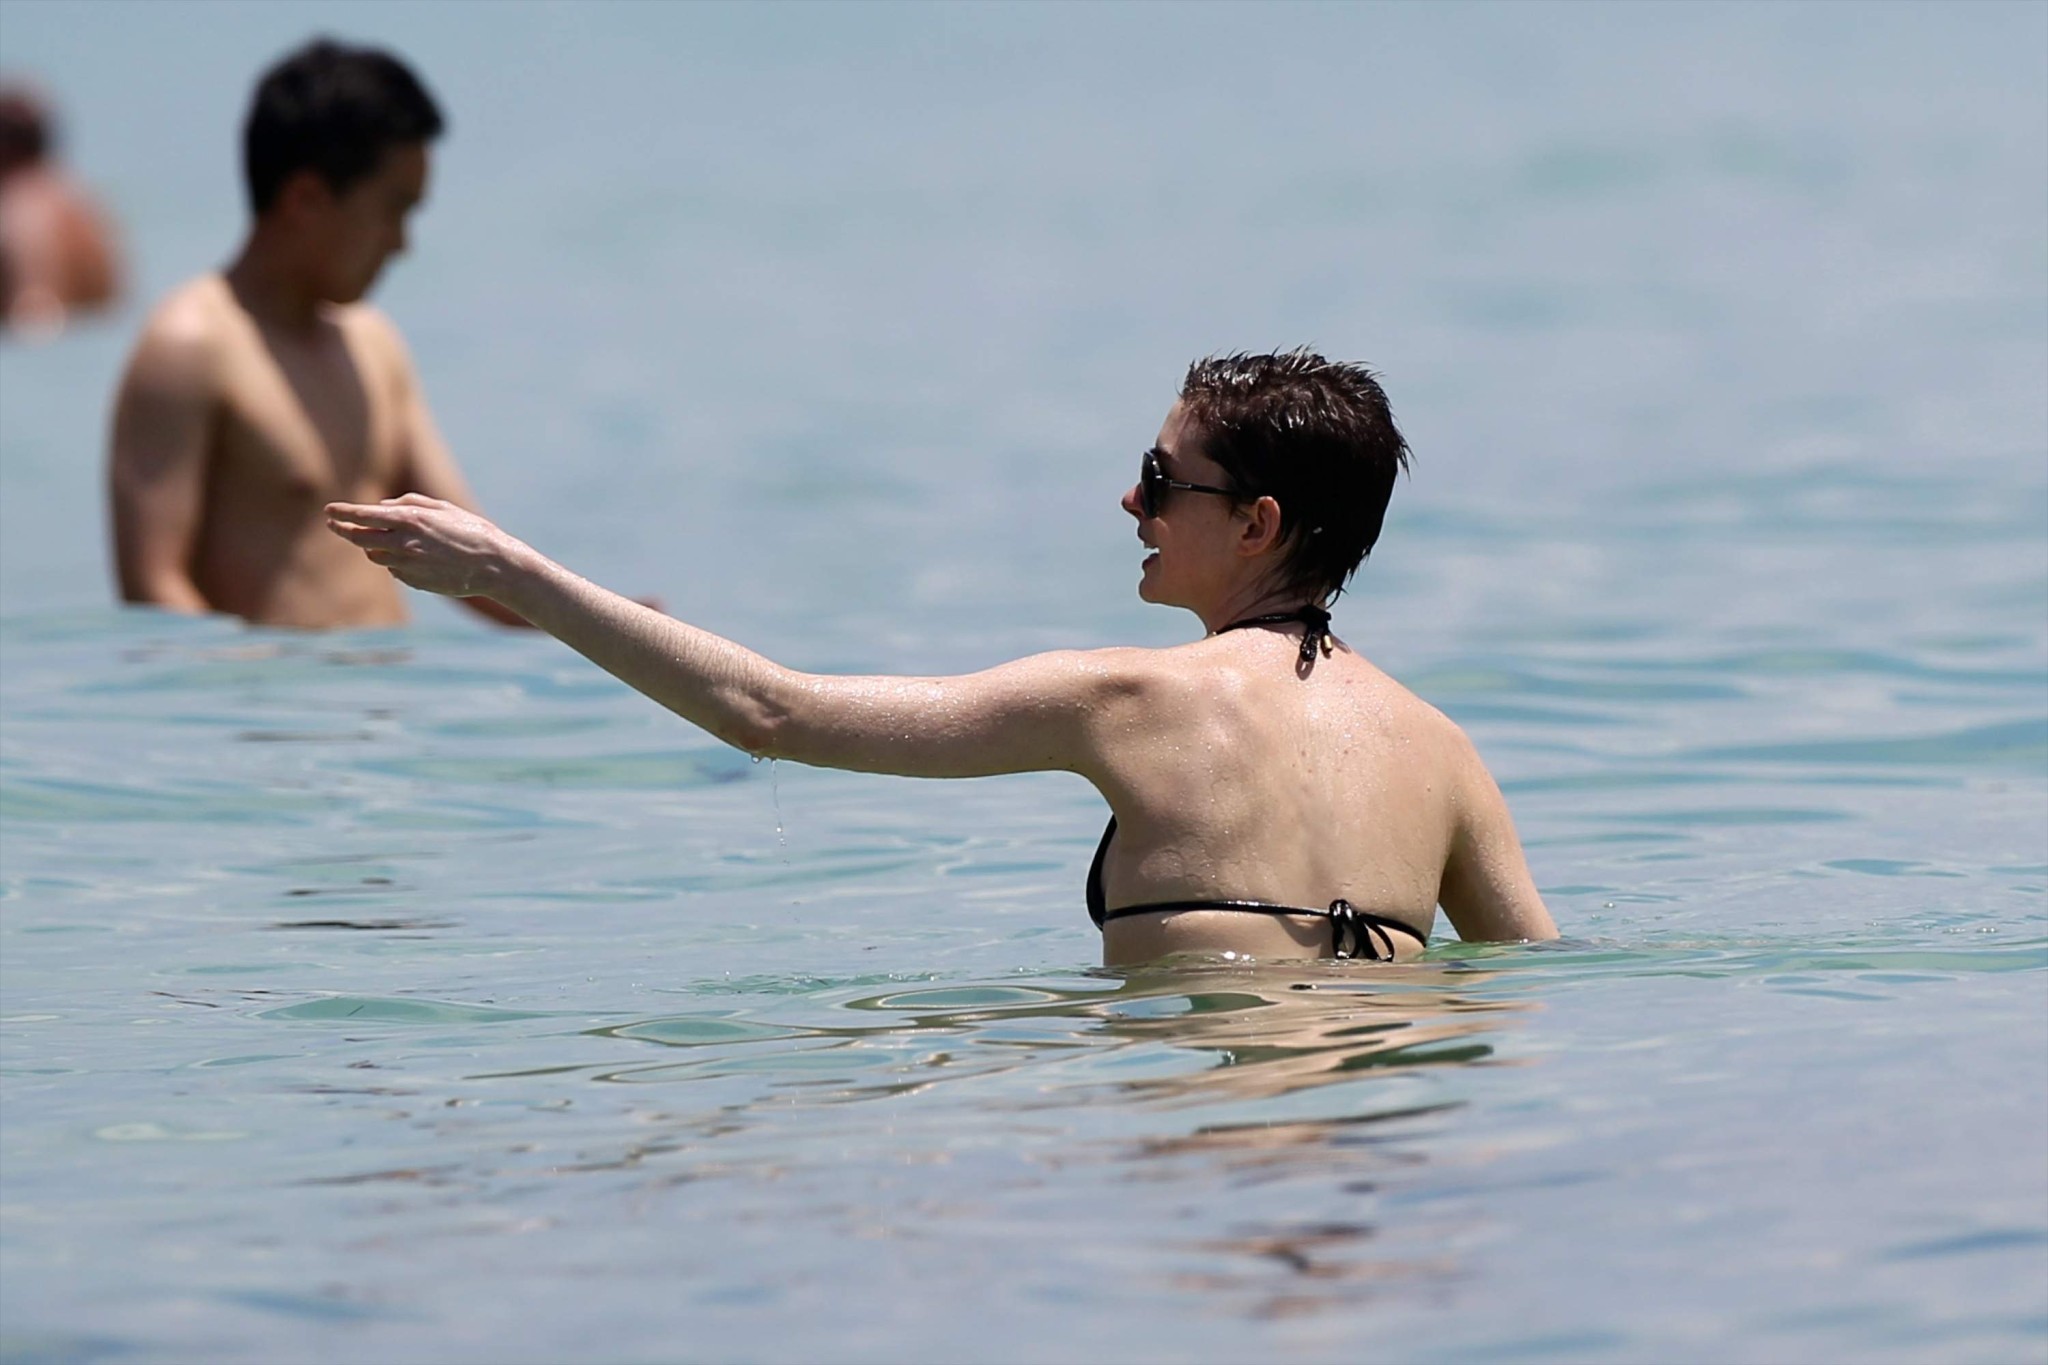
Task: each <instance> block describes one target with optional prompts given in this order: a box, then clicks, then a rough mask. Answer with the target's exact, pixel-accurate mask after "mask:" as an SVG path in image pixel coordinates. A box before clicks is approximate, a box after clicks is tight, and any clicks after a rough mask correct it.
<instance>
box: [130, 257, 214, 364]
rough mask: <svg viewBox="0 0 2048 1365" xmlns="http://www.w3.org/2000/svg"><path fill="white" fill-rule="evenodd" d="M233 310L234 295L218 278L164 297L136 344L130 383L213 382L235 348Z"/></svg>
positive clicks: (202, 280)
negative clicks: (144, 380)
mask: <svg viewBox="0 0 2048 1365" xmlns="http://www.w3.org/2000/svg"><path fill="white" fill-rule="evenodd" d="M234 309H235V304H234V298H233V295H231V294H230V293H229V292H228V288H227V284H226V282H225V281H223V280H222V279H221V278H220V276H218V275H202V276H200V277H199V278H198V279H195V280H188V281H186V282H185V283H184V284H181V285H179V286H178V287H177V288H176V289H173V290H172V291H171V292H170V293H168V294H166V295H164V296H163V298H161V299H159V300H158V301H157V304H156V307H154V308H152V309H151V310H150V312H149V316H148V318H147V319H145V320H144V322H143V324H142V331H141V333H140V334H139V335H138V336H137V338H136V342H135V355H134V359H133V360H132V361H131V362H130V366H129V374H130V377H131V379H132V378H135V377H137V376H141V375H146V376H148V377H150V378H153V379H158V380H175V381H178V382H181V383H184V384H211V383H216V382H218V380H219V376H220V373H221V360H222V357H223V356H224V355H225V354H226V353H227V351H228V350H229V348H230V347H231V346H232V345H233V344H234V335H235V331H236V321H235V317H234Z"/></svg>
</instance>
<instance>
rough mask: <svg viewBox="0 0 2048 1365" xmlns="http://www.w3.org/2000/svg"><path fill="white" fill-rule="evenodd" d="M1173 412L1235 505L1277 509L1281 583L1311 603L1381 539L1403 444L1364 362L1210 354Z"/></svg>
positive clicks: (1300, 352)
mask: <svg viewBox="0 0 2048 1365" xmlns="http://www.w3.org/2000/svg"><path fill="white" fill-rule="evenodd" d="M1180 398H1181V405H1182V408H1183V410H1184V411H1185V412H1186V413H1187V415H1188V416H1189V417H1190V418H1191V419H1192V420H1193V421H1194V423H1195V426H1196V429H1197V430H1198V431H1199V432H1200V433H1201V438H1202V453H1203V454H1205V455H1207V456H1208V457H1209V458H1210V459H1212V460H1214V461H1215V462H1216V463H1217V464H1219V465H1221V466H1222V467H1223V471H1224V473H1225V475H1226V476H1227V479H1228V482H1229V484H1230V487H1231V488H1232V489H1233V490H1234V491H1235V492H1236V493H1237V495H1238V496H1239V497H1240V498H1241V499H1242V500H1243V501H1245V502H1250V501H1253V500H1254V499H1257V498H1261V497H1270V498H1272V499H1273V500H1274V501H1275V502H1277V503H1279V504H1280V544H1281V560H1280V564H1281V572H1282V574H1283V575H1284V578H1285V582H1286V586H1288V587H1290V588H1296V589H1300V590H1302V591H1304V592H1306V593H1308V594H1309V596H1310V599H1311V600H1312V601H1316V602H1328V601H1329V600H1330V599H1332V598H1334V597H1336V596H1337V594H1339V593H1341V592H1343V591H1344V585H1345V584H1346V583H1347V582H1349V581H1350V579H1351V575H1352V574H1354V573H1356V572H1357V570H1358V566H1359V565H1360V564H1362V563H1363V562H1364V561H1365V557H1366V556H1367V555H1368V554H1370V553H1372V547H1373V545H1374V543H1375V542H1376V541H1378V540H1379V538H1380V528H1381V527H1382V526H1383V525H1384V524H1385V522H1386V519H1387V502H1388V500H1389V499H1391V498H1392V497H1393V495H1394V479H1395V477H1396V476H1397V475H1398V474H1400V473H1401V472H1402V471H1403V470H1405V469H1407V468H1408V442H1407V441H1405V440H1403V439H1402V436H1401V433H1400V431H1399V430H1398V429H1397V428H1396V427H1395V426H1394V414H1393V412H1392V411H1391V410H1390V409H1389V408H1388V407H1387V395H1386V392H1385V391H1384V390H1383V389H1381V388H1380V383H1379V379H1378V377H1377V376H1375V375H1374V374H1373V372H1372V371H1371V370H1368V369H1367V368H1366V367H1365V366H1363V365H1357V364H1351V363H1348V362H1344V361H1334V360H1325V359H1324V358H1323V357H1322V356H1319V355H1317V354H1316V353H1315V352H1313V351H1311V350H1308V349H1307V348H1306V347H1302V348H1298V349H1296V350H1292V351H1281V352H1277V353H1275V354H1271V355H1246V354H1245V353H1243V352H1241V351H1240V352H1238V353H1236V354H1233V355H1214V356H1209V357H1207V358H1206V359H1203V360H1197V361H1196V362H1195V363H1194V364H1192V365H1190V366H1188V373H1187V377H1186V378H1185V379H1183V380H1182V381H1181V386H1180Z"/></svg>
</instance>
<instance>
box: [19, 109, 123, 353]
mask: <svg viewBox="0 0 2048 1365" xmlns="http://www.w3.org/2000/svg"><path fill="white" fill-rule="evenodd" d="M56 141H57V138H56V132H55V130H54V129H53V128H52V126H51V119H50V115H49V112H48V110H47V109H45V107H44V105H43V102H42V101H41V100H39V99H37V98H36V96H35V95H34V93H32V92H31V91H30V90H28V89H27V88H25V87H22V86H8V87H5V88H0V327H5V328H7V329H8V330H9V331H16V332H30V333H33V332H52V331H55V330H57V329H58V328H60V327H62V326H63V325H64V321H65V318H66V317H67V316H69V315H70V314H72V313H75V312H90V311H93V310H96V309H100V308H105V307H107V306H108V305H109V304H111V303H113V302H114V300H115V299H116V298H117V297H119V295H120V292H121V263H120V260H119V257H118V255H117V253H116V252H115V250H114V241H113V234H112V233H111V232H110V231H108V228H107V221H106V218H105V216H104V215H102V214H101V213H100V211H99V209H98V207H97V206H96V205H95V204H94V203H93V201H92V197H91V196H90V195H88V194H87V193H86V192H85V191H84V190H83V189H81V188H80V187H79V186H78V184H77V182H76V181H74V180H73V179H72V178H71V177H70V176H68V175H66V174H65V173H64V168H63V167H62V166H61V165H59V164H58V162H57V158H56V155H55V144H56Z"/></svg>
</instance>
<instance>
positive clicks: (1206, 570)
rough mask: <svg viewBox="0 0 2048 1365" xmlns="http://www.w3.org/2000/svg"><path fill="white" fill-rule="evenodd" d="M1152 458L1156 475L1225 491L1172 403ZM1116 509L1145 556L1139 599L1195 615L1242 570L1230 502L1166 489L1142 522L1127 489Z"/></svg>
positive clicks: (1197, 433)
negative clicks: (1132, 526) (1134, 526)
mask: <svg viewBox="0 0 2048 1365" xmlns="http://www.w3.org/2000/svg"><path fill="white" fill-rule="evenodd" d="M1155 450H1156V452H1157V458H1158V460H1159V468H1160V472H1161V473H1163V474H1165V475H1166V477H1167V478H1169V479H1174V480H1177V481H1179V482H1181V483H1195V484H1204V485H1207V486H1208V487H1211V488H1224V487H1228V486H1229V484H1230V479H1229V477H1228V476H1227V475H1225V474H1224V472H1223V467H1222V466H1221V465H1219V464H1217V463H1216V462H1215V461H1214V460H1211V459H1210V458H1209V457H1208V456H1207V455H1205V454H1204V453H1203V451H1202V433H1201V429H1200V428H1199V427H1198V426H1197V425H1196V423H1195V422H1193V421H1192V420H1191V419H1190V418H1189V417H1188V414H1187V411H1186V409H1185V408H1183V407H1182V405H1181V404H1179V403H1175V404H1174V405H1173V409H1172V411H1170V412H1168V413H1167V414H1166V422H1165V424H1164V425H1162V426H1161V427H1160V428H1159V439H1158V441H1157V443H1156V445H1155ZM1123 508H1124V510H1125V511H1126V512H1129V513H1130V514H1131V516H1132V517H1134V518H1136V520H1137V523H1138V539H1139V540H1140V541H1141V542H1143V544H1144V545H1145V547H1146V548H1147V549H1149V550H1150V551H1151V553H1150V554H1148V555H1146V556H1145V562H1144V566H1143V568H1142V569H1141V570H1140V571H1139V577H1138V596H1139V598H1141V599H1142V600H1144V601H1147V602H1157V603H1159V604H1160V605H1161V606H1169V607H1189V608H1191V609H1194V610H1196V611H1200V610H1201V607H1202V605H1203V604H1204V603H1206V602H1208V601H1211V600H1213V599H1214V598H1216V597H1217V596H1219V595H1220V594H1222V593H1223V592H1226V591H1228V590H1229V589H1230V588H1231V587H1233V586H1235V583H1236V579H1237V577H1238V575H1239V574H1241V573H1242V572H1243V570H1244V567H1245V566H1244V562H1243V559H1242V557H1241V556H1239V555H1238V554H1237V553H1235V551H1234V550H1233V545H1234V543H1235V541H1236V539H1237V531H1238V530H1239V527H1238V524H1237V523H1238V522H1239V521H1240V520H1241V518H1240V517H1239V515H1238V512H1237V504H1236V503H1234V502H1232V501H1231V500H1230V499H1229V498H1227V497H1221V496H1218V495H1217V494H1215V493H1196V492H1192V491H1189V490H1187V489H1180V488H1168V489H1165V490H1163V491H1162V492H1161V494H1160V497H1159V501H1158V506H1157V509H1156V510H1157V512H1158V515H1157V516H1152V517H1147V516H1146V515H1145V509H1144V506H1143V502H1142V500H1141V498H1140V495H1139V490H1138V485H1137V484H1136V483H1133V484H1132V485H1131V487H1130V488H1129V489H1128V490H1127V491H1126V492H1125V493H1124V497H1123Z"/></svg>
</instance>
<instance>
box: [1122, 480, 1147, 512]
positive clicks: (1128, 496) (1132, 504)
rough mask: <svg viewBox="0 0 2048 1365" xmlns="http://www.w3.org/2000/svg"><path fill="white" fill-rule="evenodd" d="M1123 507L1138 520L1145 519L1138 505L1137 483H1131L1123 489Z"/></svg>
mask: <svg viewBox="0 0 2048 1365" xmlns="http://www.w3.org/2000/svg"><path fill="white" fill-rule="evenodd" d="M1123 509H1124V510H1125V511H1126V512H1129V513H1130V514H1131V515H1132V516H1134V517H1136V518H1137V519H1138V520H1140V521H1143V520H1144V519H1145V513H1144V511H1143V510H1142V509H1141V508H1140V507H1139V506H1138V485H1136V484H1132V485H1131V486H1130V487H1129V488H1126V489H1125V490H1124V496H1123Z"/></svg>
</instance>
